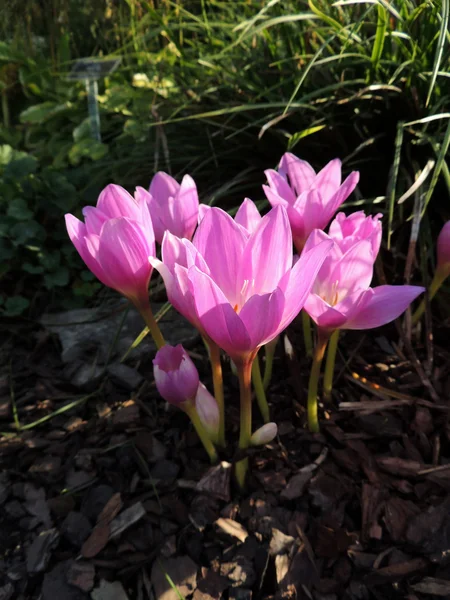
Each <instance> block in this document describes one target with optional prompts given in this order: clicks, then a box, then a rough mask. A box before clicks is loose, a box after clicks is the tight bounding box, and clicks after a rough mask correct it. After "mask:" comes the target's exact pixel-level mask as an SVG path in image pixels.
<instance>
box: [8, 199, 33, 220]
mask: <svg viewBox="0 0 450 600" xmlns="http://www.w3.org/2000/svg"><path fill="white" fill-rule="evenodd" d="M6 214H7V215H8V217H13V218H14V219H16V220H17V221H26V220H27V219H31V217H32V216H33V211H31V210H30V209H29V208H28V205H27V203H26V202H25V200H24V199H23V198H14V200H13V201H12V202H10V203H9V204H8V210H7V213H6Z"/></svg>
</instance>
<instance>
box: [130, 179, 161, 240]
mask: <svg viewBox="0 0 450 600" xmlns="http://www.w3.org/2000/svg"><path fill="white" fill-rule="evenodd" d="M134 197H135V198H136V201H137V202H138V203H139V204H140V203H144V202H145V203H146V204H147V207H148V212H149V214H150V218H151V221H152V227H153V232H154V237H155V240H156V241H157V242H158V244H161V243H162V239H163V236H164V231H165V227H164V223H163V221H162V220H161V216H162V213H161V209H160V206H159V204H158V203H157V202H156V200H155V198H153V196H152V195H151V194H150V192H147V190H146V189H144V188H143V187H141V186H137V187H136V190H135V192H134Z"/></svg>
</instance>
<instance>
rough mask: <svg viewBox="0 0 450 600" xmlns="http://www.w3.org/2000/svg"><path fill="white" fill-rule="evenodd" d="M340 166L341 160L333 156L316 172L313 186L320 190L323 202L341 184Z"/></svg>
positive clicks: (325, 201) (326, 200)
mask: <svg viewBox="0 0 450 600" xmlns="http://www.w3.org/2000/svg"><path fill="white" fill-rule="evenodd" d="M341 167H342V163H341V161H340V160H339V158H335V159H333V160H330V162H329V163H328V164H327V165H325V166H324V168H323V169H322V170H321V171H319V173H317V177H316V180H315V182H314V186H315V187H316V188H317V189H318V190H319V191H320V195H321V196H322V198H323V200H324V203H325V204H326V203H327V202H328V200H329V199H330V198H331V197H332V196H333V195H334V193H335V192H336V190H337V189H338V188H339V186H340V185H341V176H342V175H341Z"/></svg>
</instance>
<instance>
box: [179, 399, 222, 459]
mask: <svg viewBox="0 0 450 600" xmlns="http://www.w3.org/2000/svg"><path fill="white" fill-rule="evenodd" d="M184 410H185V411H186V413H187V415H188V417H189V418H190V419H191V421H192V425H193V426H194V429H195V431H196V432H197V435H198V437H199V438H200V441H201V443H202V444H203V447H204V448H205V450H206V452H207V453H208V456H209V458H210V459H211V462H212V463H213V464H214V463H216V462H217V452H216V449H215V448H214V445H213V443H212V441H211V438H210V437H209V435H208V433H207V432H206V429H205V428H204V426H203V424H202V422H201V421H200V417H199V416H198V413H197V411H196V410H195V407H194V406H187V407H186V408H185V409H184Z"/></svg>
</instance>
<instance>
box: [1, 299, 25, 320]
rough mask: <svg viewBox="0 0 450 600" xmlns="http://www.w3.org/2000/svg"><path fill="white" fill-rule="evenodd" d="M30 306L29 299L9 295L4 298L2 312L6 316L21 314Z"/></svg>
mask: <svg viewBox="0 0 450 600" xmlns="http://www.w3.org/2000/svg"><path fill="white" fill-rule="evenodd" d="M29 306H30V301H29V300H27V299H26V298H24V297H23V296H10V297H9V298H7V299H6V302H5V308H4V311H3V314H4V315H6V316H7V317H16V316H18V315H21V314H22V313H23V312H24V311H25V310H26V309H27V308H28V307H29Z"/></svg>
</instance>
